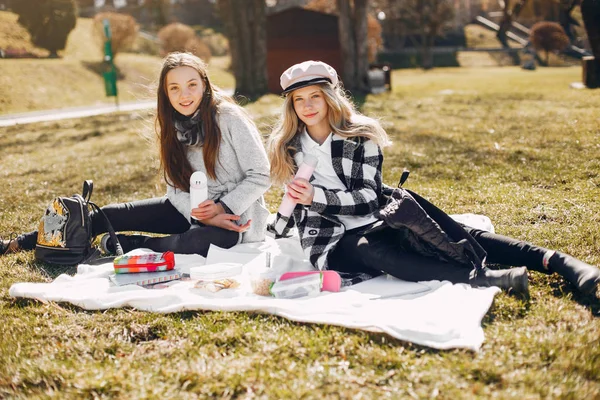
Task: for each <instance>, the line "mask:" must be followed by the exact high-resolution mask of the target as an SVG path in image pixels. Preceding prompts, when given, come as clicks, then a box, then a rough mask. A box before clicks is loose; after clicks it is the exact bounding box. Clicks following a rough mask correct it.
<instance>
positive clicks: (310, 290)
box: [271, 274, 323, 299]
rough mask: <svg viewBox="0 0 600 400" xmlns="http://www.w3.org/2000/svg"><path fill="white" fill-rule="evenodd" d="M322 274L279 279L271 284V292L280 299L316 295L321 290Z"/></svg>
mask: <svg viewBox="0 0 600 400" xmlns="http://www.w3.org/2000/svg"><path fill="white" fill-rule="evenodd" d="M322 281H323V280H322V275H321V274H309V275H304V276H299V277H296V278H290V279H286V280H283V281H282V280H279V281H277V282H275V283H274V284H273V286H271V294H273V296H275V297H277V298H278V299H296V298H298V297H305V296H314V295H317V294H319V293H320V292H321V285H322Z"/></svg>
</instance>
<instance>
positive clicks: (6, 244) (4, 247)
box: [0, 239, 11, 256]
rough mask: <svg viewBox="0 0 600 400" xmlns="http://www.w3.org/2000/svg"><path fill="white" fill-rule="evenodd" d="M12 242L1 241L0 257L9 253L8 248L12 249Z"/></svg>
mask: <svg viewBox="0 0 600 400" xmlns="http://www.w3.org/2000/svg"><path fill="white" fill-rule="evenodd" d="M10 242H11V241H10V240H3V239H0V256H3V255H5V254H7V253H8V248H9V247H10Z"/></svg>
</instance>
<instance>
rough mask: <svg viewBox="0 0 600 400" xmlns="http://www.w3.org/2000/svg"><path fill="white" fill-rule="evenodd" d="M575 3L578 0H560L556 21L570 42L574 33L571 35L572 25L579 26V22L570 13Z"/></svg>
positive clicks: (573, 37) (573, 38)
mask: <svg viewBox="0 0 600 400" xmlns="http://www.w3.org/2000/svg"><path fill="white" fill-rule="evenodd" d="M577 5H579V0H560V9H559V14H558V21H559V23H560V26H562V28H563V29H564V31H565V33H566V34H567V37H568V38H569V41H570V42H571V43H573V42H574V41H575V35H573V26H579V22H578V21H577V20H576V19H575V18H573V16H572V15H571V13H572V12H573V9H574V8H575V7H576V6H577Z"/></svg>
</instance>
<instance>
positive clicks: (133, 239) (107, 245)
mask: <svg viewBox="0 0 600 400" xmlns="http://www.w3.org/2000/svg"><path fill="white" fill-rule="evenodd" d="M150 237H151V236H146V235H124V234H122V233H118V234H117V239H119V243H121V248H122V249H123V253H127V252H130V251H131V250H134V249H139V248H140V247H144V243H145V242H146V239H148V238H150ZM100 248H101V249H102V250H103V251H104V252H105V253H109V254H115V253H116V250H115V245H114V244H113V241H112V239H111V238H110V235H109V234H108V233H106V234H104V236H102V239H100Z"/></svg>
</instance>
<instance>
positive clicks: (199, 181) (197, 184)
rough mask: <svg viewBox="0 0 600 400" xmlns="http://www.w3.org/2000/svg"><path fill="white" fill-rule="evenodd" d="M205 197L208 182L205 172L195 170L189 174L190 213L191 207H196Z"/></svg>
mask: <svg viewBox="0 0 600 400" xmlns="http://www.w3.org/2000/svg"><path fill="white" fill-rule="evenodd" d="M207 198H208V182H207V179H206V174H205V173H204V172H202V171H196V172H194V173H193V174H192V176H190V213H191V212H192V209H193V208H198V205H199V204H200V203H202V202H203V201H204V200H206V199H207ZM192 218H194V219H197V218H195V217H192Z"/></svg>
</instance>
